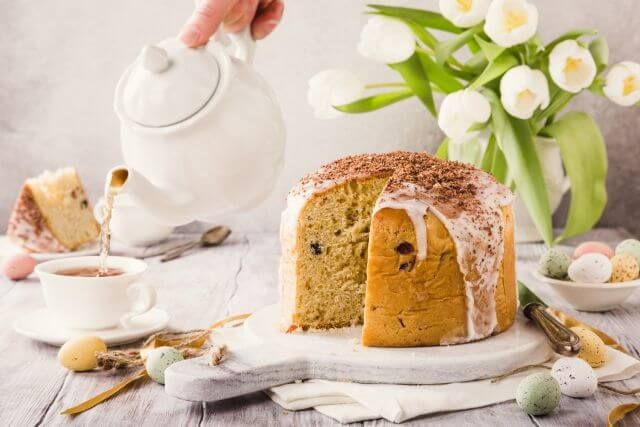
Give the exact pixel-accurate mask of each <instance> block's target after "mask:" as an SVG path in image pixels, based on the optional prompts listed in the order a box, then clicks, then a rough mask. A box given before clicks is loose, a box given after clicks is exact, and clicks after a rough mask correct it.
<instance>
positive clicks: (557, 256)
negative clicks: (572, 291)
mask: <svg viewBox="0 0 640 427" xmlns="http://www.w3.org/2000/svg"><path fill="white" fill-rule="evenodd" d="M569 264H571V257H570V256H569V255H568V254H567V253H565V252H564V251H562V250H560V249H558V248H550V249H549V250H548V251H546V252H545V253H543V254H542V256H541V257H540V260H539V261H538V271H539V272H540V274H542V275H543V276H547V277H551V278H554V279H564V278H565V277H567V271H568V269H569Z"/></svg>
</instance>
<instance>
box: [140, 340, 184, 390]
mask: <svg viewBox="0 0 640 427" xmlns="http://www.w3.org/2000/svg"><path fill="white" fill-rule="evenodd" d="M181 360H184V357H182V353H180V351H179V350H176V349H175V348H173V347H158V348H155V349H153V350H151V351H150V352H149V353H148V354H147V360H146V361H145V363H144V366H145V368H146V369H147V374H149V377H151V379H152V380H154V381H155V382H157V383H159V384H164V371H166V370H167V368H168V367H169V366H171V365H173V364H174V363H176V362H180V361H181Z"/></svg>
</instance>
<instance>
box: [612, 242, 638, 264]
mask: <svg viewBox="0 0 640 427" xmlns="http://www.w3.org/2000/svg"><path fill="white" fill-rule="evenodd" d="M616 255H631V256H632V257H634V258H635V259H636V261H637V262H638V265H640V240H636V239H627V240H623V241H622V242H620V243H618V246H616Z"/></svg>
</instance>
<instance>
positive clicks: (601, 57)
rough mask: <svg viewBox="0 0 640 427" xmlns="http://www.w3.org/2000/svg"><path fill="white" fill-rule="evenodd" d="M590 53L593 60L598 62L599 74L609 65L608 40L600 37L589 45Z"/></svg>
mask: <svg viewBox="0 0 640 427" xmlns="http://www.w3.org/2000/svg"><path fill="white" fill-rule="evenodd" d="M589 51H590V52H591V55H592V56H593V60H594V61H595V62H596V66H597V67H598V72H601V71H602V70H604V69H605V68H607V65H609V45H608V44H607V40H605V39H604V38H602V37H598V38H597V39H594V40H593V41H591V43H589Z"/></svg>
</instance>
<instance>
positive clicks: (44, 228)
mask: <svg viewBox="0 0 640 427" xmlns="http://www.w3.org/2000/svg"><path fill="white" fill-rule="evenodd" d="M99 232H100V229H99V226H98V223H97V222H96V220H95V218H94V217H93V212H92V209H91V206H90V204H89V200H88V199H87V195H86V193H85V191H84V187H83V186H82V183H81V182H80V177H79V176H78V173H77V171H76V170H75V169H74V168H64V169H59V170H57V171H55V172H50V171H45V172H43V173H42V174H40V175H39V176H37V177H35V178H29V179H27V180H26V182H25V183H24V185H23V186H22V189H21V190H20V194H19V195H18V199H17V201H16V203H15V206H14V208H13V212H12V214H11V218H10V219H9V226H8V229H7V235H9V237H10V238H11V240H13V241H14V242H16V243H17V244H19V245H20V246H22V247H23V248H25V249H27V250H29V251H31V252H68V251H72V250H75V249H77V248H78V247H80V246H82V245H84V244H85V243H88V242H92V241H94V240H96V238H97V237H98V234H99Z"/></svg>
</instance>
